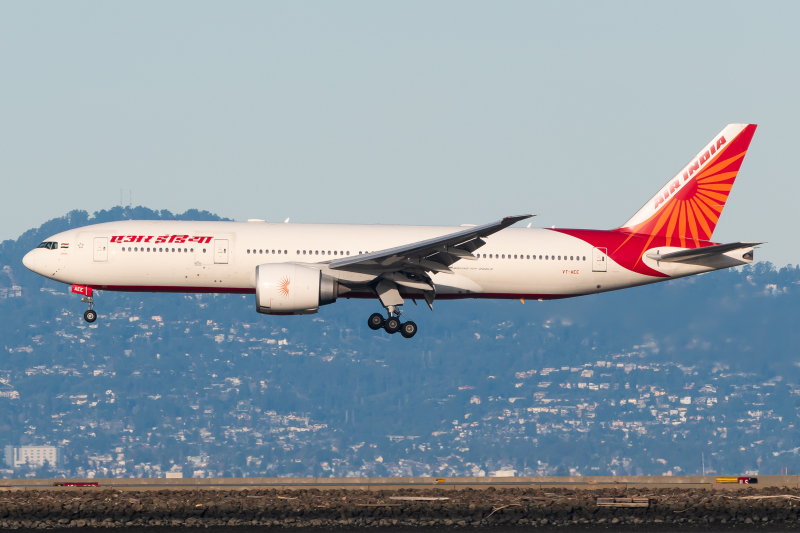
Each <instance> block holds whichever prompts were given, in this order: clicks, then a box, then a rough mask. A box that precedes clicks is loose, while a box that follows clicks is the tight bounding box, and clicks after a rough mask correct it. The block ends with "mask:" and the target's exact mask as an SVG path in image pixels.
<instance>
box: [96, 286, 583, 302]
mask: <svg viewBox="0 0 800 533" xmlns="http://www.w3.org/2000/svg"><path fill="white" fill-rule="evenodd" d="M92 288H93V289H94V290H100V291H114V292H153V293H157V292H165V293H173V294H199V293H201V294H255V292H256V290H255V289H241V288H231V287H174V286H165V287H158V286H145V285H93V286H92ZM587 294H591V293H581V294H522V293H513V294H506V293H485V292H484V293H475V292H470V293H461V294H437V295H436V299H437V300H470V299H481V300H519V299H523V300H539V299H541V300H559V299H562V298H574V297H576V296H586V295H587ZM401 296H402V297H403V298H405V299H406V300H412V299H413V300H424V298H423V296H422V295H421V294H419V293H401ZM350 298H354V299H359V300H376V299H377V296H375V294H373V293H371V292H356V291H352V292H346V293H344V294H342V295H340V296H339V299H350Z"/></svg>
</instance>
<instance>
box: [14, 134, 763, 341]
mask: <svg viewBox="0 0 800 533" xmlns="http://www.w3.org/2000/svg"><path fill="white" fill-rule="evenodd" d="M755 130H756V126H755V124H731V125H729V126H727V127H726V128H725V129H723V130H722V131H721V132H720V133H719V134H718V135H717V136H716V137H714V139H713V140H712V141H711V142H710V143H708V144H707V145H706V146H705V147H704V148H703V149H702V150H700V153H698V154H697V155H696V156H695V157H694V158H692V160H691V161H690V162H689V164H687V165H686V166H685V167H684V168H683V169H682V170H681V171H680V172H678V174H677V175H676V176H675V177H674V178H672V179H670V180H669V181H668V182H667V184H666V185H664V186H663V187H662V188H661V189H660V190H659V191H658V192H657V193H656V195H655V196H654V197H653V198H651V199H650V200H649V201H648V202H647V203H646V204H645V205H644V207H642V208H641V209H640V210H639V211H638V212H637V213H636V214H635V215H633V217H632V218H631V219H630V220H628V221H627V222H626V223H625V224H623V225H622V226H621V227H619V228H616V229H611V230H591V229H563V228H544V229H542V228H530V227H527V228H524V227H519V228H509V226H511V225H513V224H514V223H516V222H519V221H521V220H525V219H527V218H529V217H531V216H533V215H521V216H510V217H506V218H503V219H501V220H498V221H496V222H492V223H490V224H484V225H480V226H461V227H440V226H394V225H391V226H383V225H344V224H289V223H267V222H264V221H262V220H251V221H248V222H186V221H149V220H128V221H121V222H108V223H104V224H96V225H92V226H86V227H82V228H78V229H74V230H70V231H65V232H63V233H59V234H57V235H53V236H52V237H50V238H49V239H47V240H46V241H45V242H43V243H42V244H40V245H39V246H38V247H37V248H36V249H35V250H32V251H30V252H29V253H28V254H27V255H26V256H25V258H24V259H23V263H24V264H25V266H26V267H27V268H29V269H30V270H32V271H34V272H36V273H38V274H41V275H42V276H45V277H47V278H50V279H52V280H56V281H59V282H62V283H67V284H70V285H72V292H75V293H78V294H81V295H82V296H83V301H84V302H87V303H88V307H89V309H88V311H86V313H85V314H84V318H85V319H86V321H88V322H94V321H95V320H97V313H96V312H95V311H94V295H93V292H94V291H96V290H103V291H133V292H177V293H237V294H254V295H255V304H256V311H258V312H259V313H263V314H267V315H305V314H312V313H316V312H317V311H318V310H319V308H320V306H323V305H328V304H332V303H334V302H336V300H337V299H338V298H375V299H378V300H379V301H380V303H381V305H382V306H383V307H384V309H385V310H386V316H384V315H383V314H380V313H374V314H373V315H371V316H370V317H369V319H368V323H369V327H370V328H372V329H374V330H377V329H381V328H382V329H384V330H385V331H386V332H387V333H396V332H398V331H399V332H400V333H401V334H402V335H403V336H404V337H406V338H410V337H413V336H414V334H415V333H416V332H417V326H416V324H414V322H411V321H402V320H401V306H402V305H403V303H404V301H405V300H407V299H412V300H414V301H415V303H416V300H417V299H419V300H425V302H426V303H427V304H428V306H430V307H431V308H433V302H434V300H435V299H462V298H476V299H483V298H514V299H522V300H523V301H524V300H525V299H535V300H550V299H554V298H569V297H573V296H583V295H586V294H595V293H599V292H605V291H613V290H617V289H623V288H627V287H634V286H637V285H645V284H648V283H655V282H658V281H665V280H669V279H674V278H679V277H683V276H690V275H693V274H699V273H703V272H709V271H712V270H718V269H722V268H728V267H734V266H738V265H744V264H747V263H751V262H752V261H753V249H754V247H755V246H756V245H758V244H761V243H757V242H734V243H729V244H719V243H715V242H712V241H711V237H712V234H713V232H714V228H715V227H716V225H717V221H718V220H719V217H720V214H721V213H722V209H723V208H724V207H725V202H726V201H727V199H728V194H729V193H730V190H731V187H733V182H734V181H735V180H736V176H737V174H738V172H739V168H740V166H741V164H742V161H743V159H744V156H745V154H746V153H747V148H748V146H749V145H750V141H751V139H752V138H753V133H754V132H755ZM528 226H530V224H529V225H528Z"/></svg>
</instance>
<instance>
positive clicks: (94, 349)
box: [0, 208, 800, 477]
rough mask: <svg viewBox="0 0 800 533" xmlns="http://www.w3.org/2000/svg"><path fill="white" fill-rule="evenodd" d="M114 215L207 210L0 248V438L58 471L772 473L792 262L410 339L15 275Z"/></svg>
mask: <svg viewBox="0 0 800 533" xmlns="http://www.w3.org/2000/svg"><path fill="white" fill-rule="evenodd" d="M132 217H135V218H182V219H194V220H219V218H218V217H215V216H214V215H211V214H210V213H201V212H192V211H189V212H187V213H184V214H183V215H179V216H174V215H172V214H171V213H167V212H165V211H150V210H147V209H145V208H136V209H133V210H131V209H121V208H117V209H115V210H111V211H104V212H99V213H95V214H94V215H93V216H92V217H91V218H90V217H89V216H88V215H87V214H86V213H85V212H80V211H76V212H72V213H70V214H69V215H67V216H65V217H63V218H60V219H55V220H51V221H49V222H47V223H45V224H44V225H43V226H42V227H40V228H38V229H34V230H30V231H28V232H26V233H25V234H24V235H23V236H22V237H21V238H20V239H18V240H16V241H6V242H4V243H3V244H2V247H0V265H2V270H0V321H1V322H0V323H2V326H1V328H2V329H0V332H2V335H1V340H0V346H2V347H3V352H2V354H0V448H2V447H3V446H6V445H19V444H20V443H45V442H49V443H52V444H59V445H60V446H62V448H63V449H64V452H65V457H66V462H65V463H64V464H63V465H60V466H59V467H58V468H57V469H56V470H57V472H60V473H61V474H64V475H81V476H83V475H95V476H101V475H107V476H108V475H114V476H132V475H133V476H159V475H162V476H163V472H164V471H166V470H170V469H172V470H180V471H182V472H183V473H184V475H187V476H191V475H197V476H211V475H251V476H252V475H266V476H270V475H300V476H304V475H337V476H341V475H481V474H489V473H491V472H493V471H497V470H499V469H504V470H506V471H508V470H515V471H516V472H517V473H519V474H523V473H527V474H545V473H547V474H556V473H558V474H568V473H571V474H573V475H591V474H608V473H612V472H613V473H617V474H623V473H630V474H637V473H644V474H655V475H659V474H665V473H673V474H678V473H681V474H694V473H699V472H701V471H702V469H703V467H705V468H706V472H707V473H713V472H716V473H720V474H722V473H725V474H733V473H744V472H747V471H749V472H760V473H762V474H766V473H773V474H774V473H779V471H780V468H781V467H783V466H788V465H790V464H793V463H792V461H795V460H797V453H798V450H800V436H799V435H798V432H797V428H796V425H797V420H796V419H797V416H798V408H800V366H799V365H800V354H799V353H798V350H797V346H799V345H800V334H799V333H798V328H797V326H796V324H797V318H798V309H799V308H800V307H799V304H800V269H798V268H794V267H791V266H789V267H785V268H781V269H775V268H774V267H773V266H772V265H770V264H768V263H759V264H756V265H754V266H752V267H747V268H744V269H741V270H728V271H721V272H715V273H711V274H706V275H702V276H697V277H693V278H686V279H682V280H675V281H670V282H665V283H660V284H656V285H652V286H648V287H641V288H638V289H629V290H625V291H619V292H615V293H608V294H601V295H595V296H588V297H582V298H575V299H568V300H561V301H553V302H526V303H525V304H524V305H523V304H522V303H521V302H519V301H462V302H436V304H435V306H434V308H435V310H434V311H433V312H430V311H429V310H428V309H427V307H423V306H421V307H415V306H414V305H408V306H406V307H408V309H406V313H407V315H408V316H409V317H410V318H412V319H413V320H415V321H416V322H417V324H419V326H420V333H419V334H418V335H417V336H416V337H415V338H414V339H412V340H410V341H409V340H406V339H401V338H397V336H393V337H390V336H388V335H386V334H385V333H384V332H373V331H371V330H369V329H368V328H367V326H366V318H367V316H368V315H369V314H370V313H371V312H374V311H376V310H379V305H378V303H377V302H368V301H351V300H340V301H339V302H337V303H336V304H335V305H332V306H327V307H325V308H323V309H322V310H321V312H320V313H319V314H318V315H314V316H307V317H269V316H262V315H258V314H256V312H255V309H254V302H253V299H252V297H249V296H235V295H227V296H224V295H219V296H215V295H171V294H167V295H160V294H122V293H110V292H102V293H100V294H99V296H98V298H97V304H96V308H97V310H98V311H99V313H100V318H99V320H98V322H97V323H96V324H94V325H87V324H86V323H84V322H83V320H82V318H81V315H82V313H83V310H84V307H83V304H81V303H80V302H79V298H78V297H77V296H76V295H72V294H69V292H68V288H67V287H66V286H64V285H60V284H57V283H54V282H51V281H48V280H44V279H43V278H40V277H38V276H35V275H32V274H28V273H27V271H26V270H25V269H24V267H22V265H21V258H22V256H23V255H24V253H26V252H27V251H28V250H29V249H31V248H33V247H34V246H36V245H37V244H38V243H39V242H40V241H41V240H43V239H44V238H46V237H47V236H48V235H51V234H53V233H56V232H58V231H62V230H63V229H66V228H69V227H76V226H81V225H85V224H87V223H91V222H93V221H96V222H104V221H108V220H118V219H123V218H132ZM13 286H20V287H21V289H19V290H18V291H17V290H15V289H12V287H13ZM0 467H2V465H0ZM29 470H31V469H29V468H25V467H22V468H17V469H11V468H6V469H5V470H2V469H0V476H6V477H10V476H21V475H24V474H25V473H26V472H28V471H29ZM32 470H33V471H35V472H38V474H41V475H43V474H44V473H45V472H43V471H41V470H38V471H37V470H36V469H32ZM50 473H52V472H50Z"/></svg>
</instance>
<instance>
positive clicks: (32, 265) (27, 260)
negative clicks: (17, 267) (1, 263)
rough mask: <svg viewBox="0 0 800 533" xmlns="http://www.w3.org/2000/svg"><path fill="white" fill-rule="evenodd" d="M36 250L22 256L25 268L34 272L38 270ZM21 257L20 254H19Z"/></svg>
mask: <svg viewBox="0 0 800 533" xmlns="http://www.w3.org/2000/svg"><path fill="white" fill-rule="evenodd" d="M35 251H36V250H31V251H30V252H28V253H27V254H25V257H23V258H22V264H23V265H25V268H27V269H28V270H30V271H32V272H36V270H35V269H36V254H35V253H34V252H35ZM17 257H19V256H17Z"/></svg>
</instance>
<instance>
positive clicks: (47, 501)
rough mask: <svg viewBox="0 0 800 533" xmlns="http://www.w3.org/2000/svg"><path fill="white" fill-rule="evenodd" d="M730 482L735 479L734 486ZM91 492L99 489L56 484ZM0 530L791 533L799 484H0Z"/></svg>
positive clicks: (798, 510)
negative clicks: (685, 532) (770, 532)
mask: <svg viewBox="0 0 800 533" xmlns="http://www.w3.org/2000/svg"><path fill="white" fill-rule="evenodd" d="M733 479H735V478H733ZM77 483H81V484H83V483H97V486H91V487H87V486H54V484H77ZM0 485H3V486H2V487H0V529H74V528H83V527H91V528H98V529H117V528H123V529H125V530H126V531H131V532H133V531H138V530H140V529H144V528H147V529H148V531H150V532H151V533H153V532H155V531H157V530H162V529H170V530H172V529H174V528H183V527H203V528H214V529H218V528H225V529H226V530H229V528H230V527H233V526H236V527H237V530H241V531H249V530H251V529H256V528H257V529H259V530H263V529H264V528H265V527H267V528H291V529H295V528H304V529H306V528H308V529H312V530H313V529H320V530H322V529H331V528H335V529H337V530H354V529H363V528H365V527H369V528H390V529H392V530H393V531H403V530H408V531H410V530H411V529H418V528H420V527H425V528H432V529H434V530H435V529H448V530H449V529H454V528H476V527H477V528H486V529H492V530H493V531H505V530H507V529H514V530H519V529H532V528H537V529H539V528H541V529H552V528H557V529H559V530H564V529H565V528H566V529H578V530H584V529H604V530H623V529H624V530H627V529H631V528H633V529H648V530H663V531H671V530H676V529H681V530H682V529H687V528H690V529H691V528H714V529H719V528H723V529H729V528H737V529H742V528H757V529H759V530H767V529H776V530H777V529H780V530H785V529H790V530H796V529H798V528H800V476H760V477H759V478H758V479H757V484H750V485H746V484H739V483H731V482H724V483H722V482H718V478H716V477H711V476H705V477H702V476H691V477H671V478H666V477H644V476H634V477H613V478H612V477H583V478H575V477H571V478H569V477H567V478H539V477H537V478H523V477H514V478H442V479H435V478H380V479H375V478H339V479H332V478H239V479H234V478H221V479H142V478H138V479H86V480H64V479H59V480H47V479H14V480H0Z"/></svg>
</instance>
